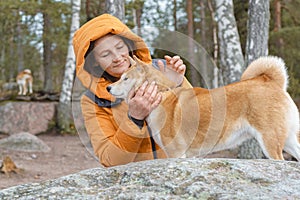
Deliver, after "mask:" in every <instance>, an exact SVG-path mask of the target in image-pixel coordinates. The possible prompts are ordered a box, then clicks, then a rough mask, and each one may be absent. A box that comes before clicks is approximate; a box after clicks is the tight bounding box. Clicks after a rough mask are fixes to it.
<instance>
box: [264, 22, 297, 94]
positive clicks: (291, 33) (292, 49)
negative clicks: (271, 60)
mask: <svg viewBox="0 0 300 200" xmlns="http://www.w3.org/2000/svg"><path fill="white" fill-rule="evenodd" d="M299 40H300V27H287V28H282V29H280V30H279V31H278V32H271V33H270V39H269V52H270V54H271V55H277V56H280V57H282V58H283V59H284V61H285V63H286V66H287V68H288V71H289V76H290V84H289V92H290V93H291V95H292V96H293V97H299V96H300V82H299V80H300V66H299V63H300V50H299V49H300V42H299Z"/></svg>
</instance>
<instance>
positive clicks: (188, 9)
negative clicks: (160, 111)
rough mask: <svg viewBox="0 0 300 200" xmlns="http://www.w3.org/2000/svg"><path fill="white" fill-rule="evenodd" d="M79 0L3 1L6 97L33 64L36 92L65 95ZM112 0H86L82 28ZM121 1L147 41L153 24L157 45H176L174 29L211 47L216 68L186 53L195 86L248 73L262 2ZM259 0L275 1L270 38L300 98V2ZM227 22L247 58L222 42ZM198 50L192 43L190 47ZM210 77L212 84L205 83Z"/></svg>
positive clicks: (1, 60) (1, 76)
mask: <svg viewBox="0 0 300 200" xmlns="http://www.w3.org/2000/svg"><path fill="white" fill-rule="evenodd" d="M74 2H76V1H75V0H73V1H71V0H7V1H0V8H1V13H0V21H1V26H0V34H1V39H0V45H1V47H2V48H1V50H0V94H1V95H3V94H5V91H4V89H3V87H2V86H3V85H5V83H8V82H15V77H16V75H17V73H18V72H19V71H21V70H23V69H25V68H29V69H31V70H32V71H33V76H34V88H33V89H34V91H35V92H36V91H43V92H47V93H58V94H60V93H61V91H62V90H63V89H62V87H63V83H64V79H65V78H66V76H64V74H65V72H66V66H68V65H67V63H68V61H69V59H68V45H69V44H70V43H69V41H70V35H71V34H72V31H70V30H71V29H70V27H71V23H72V17H74V6H73V4H74ZM77 2H78V1H77ZM108 2H109V1H105V0H82V1H81V2H80V4H79V5H80V13H79V17H80V18H79V21H80V25H82V24H84V23H85V22H87V21H88V20H90V19H92V18H93V17H96V16H98V15H100V14H102V13H105V12H107V8H106V6H107V4H108ZM115 2H118V3H119V4H123V5H124V13H122V16H124V19H122V20H123V21H124V22H125V23H126V24H127V25H128V26H129V27H130V28H132V29H135V30H136V31H137V33H138V34H140V35H141V36H142V37H143V38H144V39H145V40H146V41H148V40H147V37H146V36H145V35H143V32H142V31H141V32H139V30H141V29H142V28H143V27H146V26H151V27H156V28H157V29H155V31H156V33H155V35H156V36H159V37H154V38H152V40H151V41H148V42H150V43H151V44H150V46H157V44H160V43H169V45H170V46H172V45H174V43H176V41H174V40H172V37H169V35H168V34H167V33H168V32H164V30H169V31H176V32H178V33H182V34H184V35H187V36H188V37H189V38H192V39H193V41H194V42H196V43H197V44H200V45H201V47H203V49H204V50H205V52H207V55H208V57H209V58H210V61H211V63H213V66H212V65H210V64H208V62H203V59H202V60H201V58H191V57H189V58H186V57H183V59H184V61H185V63H186V64H187V67H188V69H187V74H186V76H187V78H188V79H189V80H190V82H191V83H192V84H193V85H201V86H203V87H210V88H213V87H218V86H220V85H222V84H227V83H230V82H234V81H236V80H239V78H240V75H241V73H242V71H243V70H242V68H239V69H238V65H242V67H244V68H245V67H246V66H247V64H248V62H249V61H250V60H251V59H249V58H248V59H246V57H247V55H249V54H251V53H249V52H248V53H247V39H249V37H248V35H247V34H249V18H250V14H249V13H250V12H249V11H251V9H249V8H251V2H252V4H254V1H251V0H250V1H249V0H233V1H231V0H230V1H220V0H197V1H196V0H186V1H185V0H172V1H159V0H151V1H150V0H126V1H115ZM258 2H261V3H260V4H261V6H262V7H263V6H264V5H267V8H268V10H267V13H266V14H265V15H264V16H268V17H266V20H268V24H267V26H265V27H267V34H268V37H265V38H264V41H266V42H267V47H266V48H267V49H268V54H270V55H277V56H280V57H282V58H283V59H284V61H285V62H286V66H287V68H288V72H289V76H290V85H289V88H288V90H289V92H290V94H291V95H292V97H293V98H294V99H297V98H299V96H300V87H299V86H300V82H299V80H300V79H299V78H300V67H299V66H298V63H299V61H300V40H299V37H300V20H299V19H300V13H299V12H298V9H299V8H300V0H285V1H281V0H270V1H269V2H268V1H258ZM221 4H224V5H225V4H226V5H225V6H224V5H223V6H224V7H225V10H223V11H222V12H224V16H223V15H222V13H221V14H220V9H219V8H220V7H221V6H222V5H221ZM218 5H219V7H218ZM252 7H253V5H252ZM258 7H259V6H258ZM253 10H255V9H253ZM265 11H266V10H264V12H265ZM230 14H233V17H234V20H232V17H230ZM260 14H261V13H254V14H253V13H252V15H251V17H252V18H255V17H256V18H260ZM228 16H229V17H228ZM228 19H229V20H228ZM227 20H228V21H229V25H227V27H225V30H222V31H223V33H226V28H228V29H229V28H230V27H233V29H234V28H235V27H236V28H237V31H238V32H237V33H238V34H236V35H234V34H233V36H232V37H231V36H230V37H231V38H230V37H229V40H232V41H238V43H236V44H237V46H240V47H238V48H240V49H241V53H242V55H241V54H240V55H237V54H235V52H238V51H236V49H234V48H233V49H231V50H229V49H230V48H229V47H228V46H227V47H226V48H224V46H226V45H228V43H229V42H228V40H224V38H223V41H222V37H220V35H221V34H220V29H221V28H222V26H221V25H220V24H222V23H223V24H225V22H227ZM252 27H255V25H252ZM223 28H224V27H223ZM218 29H219V30H218ZM258 29H260V28H259V26H258V27H256V31H259V30H258ZM254 31H255V30H254ZM233 32H234V31H233ZM264 32H266V31H264ZM218 33H219V34H218ZM259 34H260V33H257V34H256V35H259ZM224 35H225V34H224ZM227 39H228V38H227ZM252 39H253V38H252ZM254 39H255V38H254ZM180 45H181V43H180V42H179V43H178V44H177V48H180ZM259 45H260V44H259ZM175 48H176V46H175ZM264 48H265V47H264V45H263V44H261V48H260V46H256V47H254V48H253V50H256V49H264ZM191 49H192V48H189V49H188V50H187V51H189V50H191ZM228 50H229V51H228ZM226 51H227V53H228V52H230V51H232V52H230V53H232V54H231V55H229V56H228V57H226V56H227V54H226V53H225V52H226ZM248 51H249V50H248ZM152 53H153V55H152V56H153V57H158V58H162V57H163V55H165V54H175V53H174V52H170V51H166V50H164V49H154V50H153V51H152ZM265 53H266V52H264V53H263V54H265ZM225 54H226V55H225ZM189 55H191V54H189ZM234 56H235V57H234ZM241 57H242V58H241ZM244 57H245V59H244ZM202 58H203V57H202ZM197 59H200V61H199V62H201V63H198V65H199V66H200V68H201V69H199V71H198V72H200V73H197V71H194V67H195V66H193V64H194V63H195V62H196V63H197V61H198V60H197ZM226 60H231V61H232V62H227V63H226V62H224V61H226ZM236 60H237V61H236ZM234 61H236V63H239V64H237V66H235V65H233V64H236V63H234ZM205 63H206V64H205ZM232 63H233V64H232ZM225 65H227V66H225ZM213 68H217V69H218V73H215V71H214V69H213ZM233 72H238V73H233ZM231 74H234V75H235V77H230V75H231ZM195 75H197V76H198V77H197V76H195ZM203 77H204V78H205V80H209V81H203ZM62 110H63V109H62Z"/></svg>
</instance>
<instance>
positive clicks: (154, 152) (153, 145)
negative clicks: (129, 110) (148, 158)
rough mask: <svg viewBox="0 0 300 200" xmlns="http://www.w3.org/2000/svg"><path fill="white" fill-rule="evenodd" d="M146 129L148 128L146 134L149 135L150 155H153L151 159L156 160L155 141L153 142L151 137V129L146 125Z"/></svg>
mask: <svg viewBox="0 0 300 200" xmlns="http://www.w3.org/2000/svg"><path fill="white" fill-rule="evenodd" d="M147 128H148V132H149V135H150V140H151V149H152V153H153V158H154V159H157V152H156V147H155V141H154V139H153V136H152V131H151V129H150V127H149V126H148V125H147Z"/></svg>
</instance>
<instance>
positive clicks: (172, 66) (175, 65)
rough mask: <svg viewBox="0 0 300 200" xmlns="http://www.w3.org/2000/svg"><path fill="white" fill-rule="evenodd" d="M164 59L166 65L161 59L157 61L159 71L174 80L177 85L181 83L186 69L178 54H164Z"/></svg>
mask: <svg viewBox="0 0 300 200" xmlns="http://www.w3.org/2000/svg"><path fill="white" fill-rule="evenodd" d="M165 60H166V63H167V66H166V67H165V66H164V63H163V62H162V61H161V60H159V61H158V66H159V68H160V71H161V72H162V73H163V74H164V75H165V76H166V77H167V78H169V79H170V80H171V81H173V82H175V83H176V85H177V86H179V85H181V84H182V81H183V77H184V74H185V70H186V66H185V64H184V63H183V61H182V59H181V58H180V57H179V56H174V57H170V56H168V55H166V56H165Z"/></svg>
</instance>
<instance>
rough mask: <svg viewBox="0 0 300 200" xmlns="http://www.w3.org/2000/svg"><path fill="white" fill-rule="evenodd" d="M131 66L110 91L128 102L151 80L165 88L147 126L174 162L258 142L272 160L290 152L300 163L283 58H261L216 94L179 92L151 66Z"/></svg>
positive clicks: (137, 63)
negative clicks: (239, 77)
mask: <svg viewBox="0 0 300 200" xmlns="http://www.w3.org/2000/svg"><path fill="white" fill-rule="evenodd" d="M132 63H133V64H132V66H131V68H130V69H129V70H128V71H127V72H125V73H124V74H123V75H122V76H121V78H120V79H119V80H118V81H117V82H115V83H113V84H111V85H109V86H108V87H107V90H108V91H109V92H110V93H111V94H112V95H114V96H115V97H118V98H123V99H125V100H126V99H127V98H128V94H129V92H130V91H131V90H137V89H138V88H139V87H140V86H141V85H142V83H143V82H145V81H146V80H148V82H151V81H155V82H156V84H157V85H158V86H161V88H165V89H164V90H160V91H163V92H162V96H163V100H162V102H161V103H160V105H159V106H158V107H157V108H156V109H154V110H153V111H152V112H151V113H150V115H149V116H148V118H147V119H146V120H147V123H148V125H149V127H150V128H151V131H152V135H153V137H154V140H155V142H156V143H157V144H158V145H159V146H160V147H161V148H162V149H163V150H164V151H165V152H166V154H167V155H168V156H169V157H192V156H205V155H207V154H208V153H212V152H215V151H219V150H224V149H229V148H233V147H236V146H237V145H239V144H241V143H242V142H244V141H245V140H247V139H250V138H256V139H257V141H258V143H259V144H260V147H261V148H262V150H263V152H264V153H265V155H266V156H267V157H268V158H271V159H276V160H283V155H282V151H283V150H285V151H286V152H287V153H289V154H291V155H292V156H293V157H295V158H296V159H297V160H298V161H299V162H300V144H299V141H298V138H299V112H298V109H297V107H296V105H295V103H294V102H293V100H292V98H291V97H290V95H289V94H288V93H287V87H288V75H287V71H286V68H285V64H284V62H283V60H281V59H280V58H278V57H273V56H267V57H261V58H259V59H257V60H255V61H253V62H252V63H251V64H250V65H249V66H248V68H247V69H246V71H245V72H244V73H243V75H242V77H241V81H240V82H236V83H233V84H230V85H226V86H224V87H220V88H215V89H211V90H207V89H205V88H200V87H199V88H183V87H177V88H174V83H173V84H172V83H169V81H167V80H166V78H157V77H161V76H163V75H162V74H161V72H160V71H158V70H156V69H154V68H153V67H152V66H149V65H147V64H145V63H143V62H141V61H140V60H138V59H137V58H135V60H134V61H132ZM159 88H160V87H159ZM166 89H169V90H167V91H166Z"/></svg>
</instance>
